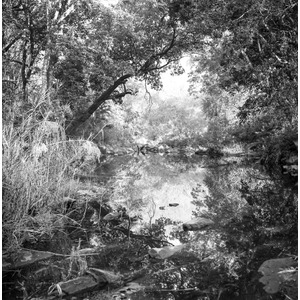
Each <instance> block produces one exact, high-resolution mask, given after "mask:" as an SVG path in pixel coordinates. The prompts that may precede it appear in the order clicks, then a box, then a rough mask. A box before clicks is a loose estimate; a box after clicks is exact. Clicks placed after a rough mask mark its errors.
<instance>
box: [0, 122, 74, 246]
mask: <svg viewBox="0 0 300 300" xmlns="http://www.w3.org/2000/svg"><path fill="white" fill-rule="evenodd" d="M45 137H46V138H45ZM25 142H27V143H25ZM2 146H3V157H2V158H3V164H2V169H3V201H2V218H3V224H4V225H3V247H4V249H5V251H9V252H10V251H13V250H15V249H16V248H19V247H20V246H21V245H22V243H23V242H25V241H32V242H34V241H35V240H36V239H38V238H39V237H41V236H42V235H48V236H51V235H52V233H53V232H54V231H55V230H57V229H59V228H60V223H61V222H60V220H61V218H62V215H60V213H63V211H60V212H59V213H58V214H55V213H52V209H53V208H54V207H55V206H56V205H58V204H61V200H62V199H63V198H64V197H69V196H71V195H72V194H73V193H74V192H75V191H76V188H75V186H76V180H74V179H73V175H74V171H75V170H74V169H73V168H72V167H71V163H72V161H73V160H76V159H77V156H78V153H77V152H78V151H77V150H76V146H75V147H74V148H73V146H72V142H71V143H68V142H66V141H63V140H62V139H61V137H60V136H58V135H57V136H54V137H53V136H52V137H51V136H49V135H48V136H45V131H44V130H39V127H37V126H36V124H35V123H34V122H32V118H28V119H27V120H26V121H24V122H23V123H22V124H21V126H20V127H19V128H18V129H16V128H14V127H13V126H8V125H5V126H3V140H2ZM41 146H43V148H41ZM37 149H42V151H41V150H39V151H38V150H37Z"/></svg>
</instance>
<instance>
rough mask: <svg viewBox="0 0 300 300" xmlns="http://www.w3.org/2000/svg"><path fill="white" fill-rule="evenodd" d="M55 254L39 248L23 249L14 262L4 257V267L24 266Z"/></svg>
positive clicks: (17, 267)
mask: <svg viewBox="0 0 300 300" xmlns="http://www.w3.org/2000/svg"><path fill="white" fill-rule="evenodd" d="M53 256H55V253H51V252H45V251H37V250H21V251H20V253H19V255H18V258H17V259H15V260H14V262H13V263H12V262H11V261H10V260H9V259H8V258H5V257H3V258H2V269H3V270H4V271H5V270H14V269H20V268H24V267H27V266H29V265H31V264H34V263H37V262H39V261H41V260H46V259H48V258H50V257H53Z"/></svg>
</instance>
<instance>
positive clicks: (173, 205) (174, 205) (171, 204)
mask: <svg viewBox="0 0 300 300" xmlns="http://www.w3.org/2000/svg"><path fill="white" fill-rule="evenodd" d="M178 205H179V204H178V203H169V206H171V207H176V206H178Z"/></svg>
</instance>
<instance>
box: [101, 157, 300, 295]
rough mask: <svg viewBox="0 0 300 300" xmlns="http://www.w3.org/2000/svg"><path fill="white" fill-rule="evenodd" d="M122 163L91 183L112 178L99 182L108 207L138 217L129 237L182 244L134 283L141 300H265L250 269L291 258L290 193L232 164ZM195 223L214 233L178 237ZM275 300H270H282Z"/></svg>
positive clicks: (184, 160) (253, 168)
mask: <svg viewBox="0 0 300 300" xmlns="http://www.w3.org/2000/svg"><path fill="white" fill-rule="evenodd" d="M123 159H124V160H123V161H122V159H121V158H118V162H117V163H112V164H111V165H110V164H109V163H108V164H107V165H106V170H103V168H101V167H100V168H99V169H98V170H97V173H98V174H99V176H101V174H103V172H108V173H109V172H110V174H113V176H112V177H111V178H110V179H109V180H107V179H105V180H106V182H107V184H109V185H110V186H111V187H112V190H113V193H112V196H111V198H110V203H111V205H115V206H116V207H117V206H118V205H121V206H124V207H126V209H127V211H128V214H129V215H132V216H133V215H140V216H141V218H142V221H140V223H139V224H138V225H136V228H135V230H136V232H139V233H140V234H144V235H147V236H148V237H149V236H150V237H152V238H157V239H161V240H167V241H169V242H171V243H172V244H173V245H178V244H185V245H186V247H185V248H184V250H182V251H181V252H180V253H176V254H175V255H174V256H172V257H170V258H169V259H167V260H166V261H156V262H151V261H150V262H148V264H150V265H148V266H147V267H148V268H149V270H151V274H152V275H150V273H149V274H148V275H147V276H146V277H144V278H143V279H141V280H140V282H141V283H143V284H146V285H147V286H149V285H151V288H149V290H148V292H147V297H148V298H147V299H166V298H163V297H166V295H167V294H168V293H169V294H170V293H171V295H169V294H168V295H169V296H170V297H173V298H172V299H185V298H186V299H253V300H254V299H269V298H268V297H269V296H268V295H267V294H266V293H265V292H264V291H263V290H262V286H261V285H259V284H258V279H259V277H260V274H258V272H257V270H258V268H259V266H260V265H261V264H262V263H263V262H264V261H265V260H267V259H270V258H277V257H284V256H285V255H296V254H297V189H295V188H294V186H285V185H284V184H283V182H282V181H279V180H276V181H274V179H272V178H270V177H269V176H268V175H267V174H265V172H264V171H263V170H262V169H261V167H260V166H258V165H255V164H253V163H249V164H246V163H245V162H243V163H240V162H239V161H237V160H235V161H234V162H233V161H232V160H230V159H228V160H226V159H222V160H208V159H207V158H203V157H199V156H198V157H197V156H195V157H187V156H183V157H179V156H159V155H150V156H141V157H131V158H130V157H124V158H123ZM110 168H111V169H110ZM170 204H171V206H170ZM174 204H176V205H174ZM199 216H201V217H206V218H209V219H210V220H213V221H214V224H215V226H214V228H213V229H211V230H208V231H207V230H206V231H196V232H184V231H183V230H182V223H183V222H186V221H188V220H190V219H191V218H193V217H199ZM146 244H147V242H146ZM149 245H150V244H148V247H149ZM145 249H149V248H147V247H146V248H145ZM163 295H164V296H163ZM276 295H277V294H276ZM276 295H275V296H272V297H273V298H272V299H283V298H282V295H279V294H278V295H277V296H276ZM169 296H168V297H169ZM205 297H206V298H205ZM132 299H134V298H132ZM136 299H138V298H136ZM170 299H171V298H170Z"/></svg>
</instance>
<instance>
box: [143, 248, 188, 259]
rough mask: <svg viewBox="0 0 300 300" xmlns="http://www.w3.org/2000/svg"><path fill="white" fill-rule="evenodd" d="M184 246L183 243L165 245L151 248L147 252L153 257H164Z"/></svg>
mask: <svg viewBox="0 0 300 300" xmlns="http://www.w3.org/2000/svg"><path fill="white" fill-rule="evenodd" d="M184 247H185V245H177V246H166V247H163V248H151V249H150V250H149V251H148V254H149V255H150V256H151V257H153V258H158V259H165V258H168V257H170V256H172V255H174V254H175V253H176V252H179V251H181V250H182V249H183V248H184Z"/></svg>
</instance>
